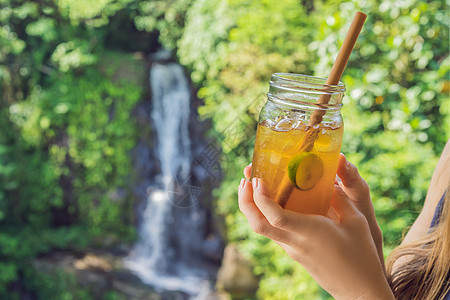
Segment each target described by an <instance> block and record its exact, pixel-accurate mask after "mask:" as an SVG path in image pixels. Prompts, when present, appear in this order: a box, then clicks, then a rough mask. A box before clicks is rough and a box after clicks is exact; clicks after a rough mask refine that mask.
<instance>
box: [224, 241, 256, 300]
mask: <svg viewBox="0 0 450 300" xmlns="http://www.w3.org/2000/svg"><path fill="white" fill-rule="evenodd" d="M258 285H259V280H258V278H257V277H256V276H255V275H254V274H253V268H252V265H251V263H250V262H249V261H248V260H247V259H246V258H245V257H244V256H243V255H242V254H241V253H240V252H239V251H238V250H237V248H236V246H234V245H233V244H229V245H227V246H226V248H225V254H224V257H223V261H222V266H221V267H220V269H219V273H218V275H217V283H216V286H217V288H218V289H219V290H221V291H224V292H227V293H229V294H230V295H231V296H232V298H233V299H239V298H245V297H249V296H255V294H256V291H257V290H258Z"/></svg>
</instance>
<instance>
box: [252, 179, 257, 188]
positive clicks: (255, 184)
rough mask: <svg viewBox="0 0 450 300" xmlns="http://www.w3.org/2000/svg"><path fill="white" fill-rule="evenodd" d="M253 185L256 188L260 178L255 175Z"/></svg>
mask: <svg viewBox="0 0 450 300" xmlns="http://www.w3.org/2000/svg"><path fill="white" fill-rule="evenodd" d="M252 185H253V189H254V190H255V189H256V188H257V187H258V178H256V177H255V178H253V179H252Z"/></svg>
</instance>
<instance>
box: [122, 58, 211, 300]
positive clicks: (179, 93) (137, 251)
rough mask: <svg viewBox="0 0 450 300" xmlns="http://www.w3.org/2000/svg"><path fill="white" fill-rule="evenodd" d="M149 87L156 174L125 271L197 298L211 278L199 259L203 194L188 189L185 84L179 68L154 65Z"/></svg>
mask: <svg viewBox="0 0 450 300" xmlns="http://www.w3.org/2000/svg"><path fill="white" fill-rule="evenodd" d="M150 87H151V91H152V111H151V119H152V123H153V131H154V132H155V133H156V141H155V148H154V149H153V150H154V151H155V154H156V156H157V157H158V159H159V161H160V169H161V173H160V174H156V175H155V176H154V177H153V179H152V181H153V182H152V184H151V186H150V187H149V188H148V191H149V192H148V198H147V199H146V206H145V209H144V211H143V212H142V216H141V218H142V221H141V224H140V226H139V240H138V242H137V243H136V245H135V246H134V248H133V250H132V251H131V253H130V254H129V256H128V257H127V258H126V259H125V265H126V266H127V267H128V268H129V269H130V270H132V271H133V272H134V273H136V274H137V275H138V276H139V278H140V279H141V280H142V281H143V282H144V283H147V284H149V285H152V286H153V287H155V288H156V289H160V290H178V291H184V292H186V293H188V294H190V295H194V296H195V295H197V296H198V295H200V294H202V293H203V292H204V291H202V286H203V290H204V287H205V286H209V281H208V277H211V274H210V270H207V268H206V269H205V268H204V267H203V266H202V258H201V251H202V249H201V248H202V247H203V246H204V243H205V242H204V240H205V237H204V229H203V227H205V216H204V213H203V212H202V211H201V209H200V208H199V205H197V202H198V199H197V198H198V197H199V194H200V193H201V191H202V190H201V187H198V186H195V185H193V184H192V183H191V181H192V179H191V165H192V160H193V158H192V153H191V148H192V147H191V140H190V136H189V131H188V126H189V120H190V113H191V112H190V89H189V83H188V81H187V79H186V77H185V74H184V71H183V69H182V67H181V66H180V65H178V64H176V63H166V64H162V63H153V64H152V67H151V70H150ZM186 203H188V204H190V205H185V204H186ZM182 204H183V205H182Z"/></svg>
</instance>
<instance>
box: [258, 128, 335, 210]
mask: <svg viewBox="0 0 450 300" xmlns="http://www.w3.org/2000/svg"><path fill="white" fill-rule="evenodd" d="M339 125H340V127H337V128H333V127H331V126H330V125H327V124H319V134H318V137H317V139H316V140H315V142H314V147H313V148H312V149H311V150H310V151H309V152H311V153H314V154H316V155H317V156H318V157H319V158H320V159H321V160H322V162H323V174H322V176H321V177H320V179H319V180H318V182H317V183H316V184H315V185H314V187H312V188H311V189H309V190H306V191H305V190H300V189H298V188H296V187H294V185H293V184H292V183H290V184H292V192H291V193H290V196H288V198H287V199H286V198H285V199H283V197H282V196H280V194H279V192H280V188H281V187H282V186H283V185H285V184H286V181H289V178H288V177H287V172H288V164H289V162H290V161H291V160H292V158H293V157H294V156H296V155H298V154H300V151H301V149H302V143H303V140H304V138H305V136H306V135H307V134H310V130H309V131H308V130H307V128H308V127H307V126H306V124H303V123H300V125H298V126H296V127H295V128H293V129H292V128H287V130H283V128H277V127H276V126H274V125H270V122H266V121H262V122H260V123H259V124H258V129H257V132H256V141H255V150H254V154H253V163H252V178H253V177H258V178H260V179H262V180H263V181H264V184H265V186H266V187H267V189H268V191H269V194H270V197H271V198H272V199H274V200H275V201H277V202H278V203H280V204H282V205H283V206H284V208H285V209H289V210H292V211H296V212H300V213H305V214H320V215H325V214H326V213H327V212H328V210H329V207H330V201H331V193H332V190H333V184H334V180H335V176H336V170H337V164H338V159H339V153H340V150H341V141H342V135H343V131H344V128H343V126H342V123H341V124H339ZM283 181H284V182H283Z"/></svg>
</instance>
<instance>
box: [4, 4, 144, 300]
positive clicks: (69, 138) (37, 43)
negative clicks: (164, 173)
mask: <svg viewBox="0 0 450 300" xmlns="http://www.w3.org/2000/svg"><path fill="white" fill-rule="evenodd" d="M132 6H133V3H131V1H100V2H98V3H95V4H92V3H91V2H89V1H75V2H73V1H56V2H55V1H41V2H39V3H34V2H26V1H8V0H6V1H2V2H1V3H0V7H1V10H0V11H1V13H0V45H1V47H0V93H1V98H0V127H1V128H2V130H1V131H0V267H1V270H2V272H1V275H0V298H5V297H6V298H8V299H10V298H11V297H13V298H14V297H16V296H17V298H19V297H20V295H19V294H17V293H15V294H14V295H16V296H11V295H13V291H12V289H13V288H14V286H21V285H23V284H24V283H23V282H22V280H24V279H23V274H32V273H33V269H32V267H31V266H30V261H32V259H33V258H34V257H35V256H37V255H40V254H43V253H47V252H51V251H53V250H55V249H63V250H73V251H82V250H83V248H86V247H88V246H89V247H108V246H111V245H114V244H115V243H118V242H130V241H132V240H133V239H134V238H135V229H134V219H133V212H132V210H131V209H132V204H133V203H132V202H131V201H132V199H131V198H130V197H129V196H126V195H128V194H129V193H128V191H127V190H126V189H127V187H128V186H129V182H128V178H129V174H130V157H129V151H130V150H131V149H132V147H133V146H134V145H135V143H136V139H137V125H136V124H135V122H134V121H133V118H132V117H131V114H132V111H133V109H134V107H135V105H136V103H137V102H138V101H139V100H140V99H141V97H142V95H143V92H144V88H145V86H144V84H143V82H142V79H143V78H145V75H144V74H145V71H146V70H145V69H144V68H143V64H142V62H141V61H139V60H137V59H136V58H134V57H133V55H132V54H127V53H115V52H111V51H109V50H107V49H105V47H104V45H105V44H106V37H107V33H108V31H112V30H111V29H108V26H110V27H112V28H117V26H116V24H114V22H115V20H116V19H114V20H112V19H113V18H114V16H115V14H118V13H119V12H123V11H127V9H128V8H131V7H132ZM128 13H129V11H128ZM128 17H129V20H130V21H131V22H132V16H130V15H128ZM110 21H111V23H109V22H110ZM125 30H129V28H128V27H127V28H126V29H125ZM123 34H128V32H124V33H123ZM33 274H34V275H32V276H31V275H30V276H31V277H28V279H27V280H28V281H29V282H27V284H28V285H27V287H28V288H29V289H32V290H33V292H35V293H36V294H37V296H38V297H39V299H72V298H73V299H88V298H87V297H88V296H89V295H88V294H87V292H86V291H83V290H80V291H79V292H76V293H74V294H72V293H71V292H70V291H69V290H68V289H72V290H76V288H75V286H76V282H74V281H73V280H72V279H70V278H66V279H61V280H55V278H44V277H45V276H42V277H40V274H38V273H33ZM61 276H63V275H61ZM57 277H59V275H58V276H57ZM40 287H42V289H41V288H40ZM54 291H57V292H56V293H53V292H54ZM50 296H51V297H53V298H51V297H50ZM114 297H115V296H114V295H113V294H111V295H110V298H111V299H114Z"/></svg>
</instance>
